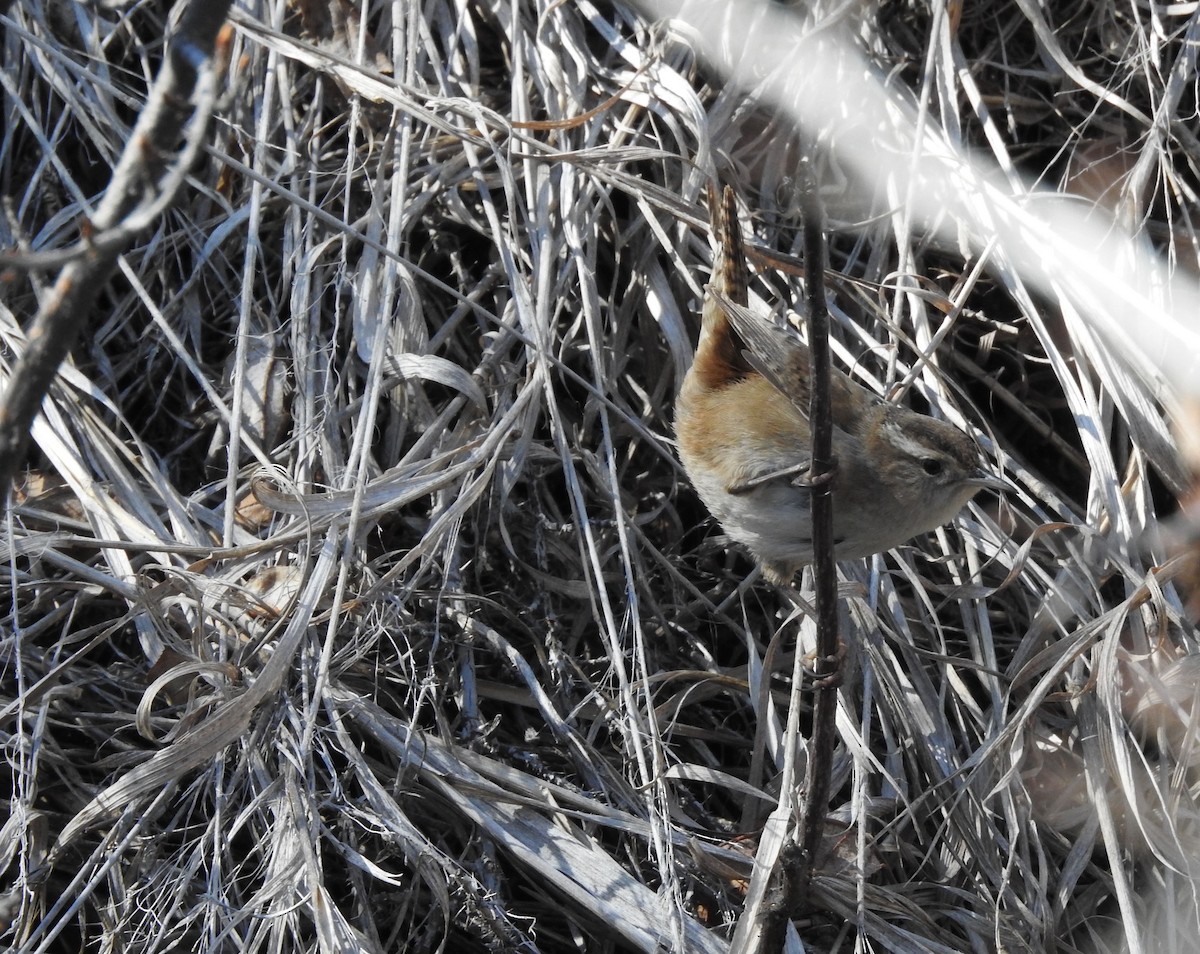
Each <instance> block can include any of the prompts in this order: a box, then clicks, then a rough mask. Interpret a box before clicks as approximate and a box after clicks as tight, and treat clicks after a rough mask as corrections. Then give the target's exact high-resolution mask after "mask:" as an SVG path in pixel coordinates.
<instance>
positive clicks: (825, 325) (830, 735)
mask: <svg viewBox="0 0 1200 954" xmlns="http://www.w3.org/2000/svg"><path fill="white" fill-rule="evenodd" d="M814 151H815V145H814V144H813V143H812V142H811V141H810V143H809V148H808V149H806V150H805V153H806V154H805V156H804V158H803V159H802V160H801V163H800V176H801V197H802V198H801V210H802V213H803V216H804V265H805V306H806V308H805V310H806V311H807V314H808V347H809V355H810V358H809V360H810V362H811V363H810V381H811V387H812V390H811V397H810V399H809V401H810V403H809V412H808V418H809V424H810V426H811V428H812V481H813V487H812V497H811V506H812V540H813V554H814V560H813V571H814V575H815V578H816V601H815V602H816V608H817V660H816V667H815V668H816V674H817V683H816V688H815V690H814V691H815V692H816V701H815V703H814V712H813V730H812V738H811V739H810V744H809V757H808V769H807V773H806V780H805V781H806V785H805V797H804V812H803V816H802V818H803V820H802V824H803V837H802V839H801V849H802V851H801V863H800V872H799V876H798V879H797V884H796V885H795V891H796V894H795V895H794V897H795V898H796V899H797V900H799V901H801V902H802V903H803V902H804V900H805V899H806V898H807V896H808V886H809V883H810V882H811V880H812V872H813V866H814V864H815V863H816V857H817V850H818V847H819V845H820V839H821V831H822V828H823V825H822V822H823V821H824V818H825V810H826V808H827V806H828V803H829V786H830V775H831V770H832V764H833V746H834V730H835V706H836V703H837V685H836V682H837V680H836V674H837V672H838V669H839V659H838V632H837V567H836V564H835V563H834V558H833V497H832V483H831V480H830V478H831V477H832V476H833V471H834V469H835V468H836V467H837V462H836V461H835V460H834V459H833V450H832V444H833V423H832V420H831V417H830V384H829V376H830V372H829V313H828V311H827V310H826V308H825V231H824V230H825V221H824V214H823V212H822V208H821V199H820V195H819V194H818V192H817V181H816V176H815V175H814V173H813V159H814Z"/></svg>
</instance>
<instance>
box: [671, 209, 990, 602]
mask: <svg viewBox="0 0 1200 954" xmlns="http://www.w3.org/2000/svg"><path fill="white" fill-rule="evenodd" d="M710 205H711V219H712V227H713V232H714V233H715V235H716V238H717V242H718V245H719V252H718V260H717V263H716V265H715V266H714V268H713V276H712V280H711V282H710V284H709V286H708V287H707V288H706V289H705V296H704V313H703V317H702V327H701V329H700V341H699V343H698V345H697V347H696V356H695V358H694V359H693V362H692V367H691V369H690V370H689V371H688V373H687V377H686V378H684V381H683V388H682V389H681V390H680V392H679V398H678V400H677V401H676V404H675V432H676V437H677V438H678V443H679V456H680V459H681V460H682V461H683V466H684V469H685V470H686V471H687V474H688V477H690V478H691V481H692V484H693V486H694V487H695V488H696V492H697V493H698V494H699V495H700V499H701V500H703V501H704V503H705V506H707V507H708V509H709V511H710V512H711V513H712V515H713V516H714V517H716V518H717V520H718V521H719V522H720V524H721V526H722V527H724V528H725V532H726V533H727V534H729V536H730V537H732V538H733V539H734V540H736V541H737V542H738V543H741V544H743V545H744V546H745V547H746V548H747V549H749V550H750V552H751V553H753V554H754V556H755V557H756V558H757V559H758V562H759V563H760V564H761V566H762V570H763V575H764V576H766V578H767V579H768V580H770V581H771V582H773V583H777V584H783V583H786V582H788V581H789V580H791V578H792V577H793V576H794V575H795V573H796V570H798V569H799V568H800V567H801V566H802V565H804V564H805V563H810V562H812V559H813V550H812V533H811V529H812V527H811V523H812V521H811V516H810V513H809V495H810V486H811V481H810V480H809V479H808V474H809V464H810V459H809V455H810V444H811V436H810V432H809V426H808V402H809V355H808V348H807V346H805V345H804V344H802V343H801V342H800V340H799V339H798V338H797V337H796V336H795V335H794V334H791V333H790V332H789V331H787V330H785V329H783V328H780V327H778V326H776V325H774V324H772V323H771V322H769V321H768V320H767V319H765V318H762V317H759V316H758V315H755V314H754V313H753V312H751V311H749V310H748V308H747V307H746V306H747V303H748V295H747V286H748V281H749V273H748V269H747V266H746V255H745V248H744V246H743V244H742V235H741V231H740V228H739V226H738V221H737V202H736V199H735V198H734V194H733V190H732V189H730V188H729V187H726V189H725V193H724V196H723V199H722V200H720V201H718V200H717V198H716V196H715V194H713V195H711V196H710ZM831 403H832V409H833V413H832V417H833V454H834V457H835V458H836V461H837V468H836V470H835V472H834V474H833V477H832V494H833V536H834V555H835V556H836V557H837V559H839V560H843V559H852V558H855V557H863V556H868V555H870V554H872V553H879V552H880V551H882V550H889V549H891V548H892V547H895V546H899V545H900V544H901V543H903V542H904V541H905V540H908V539H910V538H911V537H914V536H916V535H917V534H919V533H924V532H925V531H928V530H932V529H933V528H935V527H938V526H941V525H942V524H944V523H947V522H949V521H950V520H952V519H953V518H954V516H955V514H957V513H958V511H959V510H961V509H962V507H963V506H964V505H965V504H966V503H967V501H969V500H970V499H971V498H972V497H974V496H975V494H976V493H978V492H979V491H980V490H981V489H983V488H985V487H990V488H993V489H997V490H999V489H1004V488H1005V487H1006V486H1007V485H1006V484H1005V483H1004V482H1003V481H1001V480H999V479H997V478H995V477H992V476H990V475H988V474H987V473H985V472H984V471H983V470H981V469H980V466H979V454H978V451H977V449H976V447H975V445H974V443H973V442H972V441H971V440H970V438H968V437H967V436H966V435H965V434H963V433H962V432H961V431H959V430H958V429H956V428H954V427H952V426H951V425H949V424H947V423H945V422H944V421H938V420H934V419H933V418H931V417H927V416H925V415H924V414H918V413H916V412H915V411H911V410H909V409H907V408H904V407H900V406H899V405H896V404H892V403H889V402H887V401H884V400H883V399H882V398H880V397H878V396H877V395H874V394H872V393H871V392H870V391H868V390H867V389H865V388H863V387H862V386H860V385H858V384H856V383H855V382H853V381H851V380H850V378H849V377H848V376H847V375H845V374H843V373H842V372H840V371H837V370H836V369H834V370H833V378H832V381H831Z"/></svg>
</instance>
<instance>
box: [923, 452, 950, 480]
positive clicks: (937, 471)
mask: <svg viewBox="0 0 1200 954" xmlns="http://www.w3.org/2000/svg"><path fill="white" fill-rule="evenodd" d="M921 469H922V470H923V471H925V473H927V474H928V475H929V476H930V477H940V476H941V473H942V471H943V470H945V469H946V466H945V465H944V464H943V463H942V462H941V461H940V460H938V459H937V458H936V457H926V458H925V459H924V460H923V461H921Z"/></svg>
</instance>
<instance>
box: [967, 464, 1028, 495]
mask: <svg viewBox="0 0 1200 954" xmlns="http://www.w3.org/2000/svg"><path fill="white" fill-rule="evenodd" d="M967 484H968V485H969V486H971V487H978V488H979V489H980V490H997V491H1001V492H1003V491H1007V490H1016V488H1015V487H1014V486H1013V485H1012V484H1011V483H1009V482H1008V481H1007V480H1005V479H1004V478H1003V477H997V476H996V475H995V474H991V473H988V472H987V471H986V470H984V469H983V468H982V467H981V468H980V469H979V470H977V471H975V473H974V475H973V476H971V477H969V478H968V479H967Z"/></svg>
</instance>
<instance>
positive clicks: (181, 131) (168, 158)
mask: <svg viewBox="0 0 1200 954" xmlns="http://www.w3.org/2000/svg"><path fill="white" fill-rule="evenodd" d="M229 6H230V0H216V2H213V3H200V2H192V3H190V4H188V6H187V9H186V10H185V12H184V15H183V17H182V20H181V22H180V26H179V32H178V33H177V34H176V35H175V37H174V38H173V40H172V41H171V44H170V47H169V49H168V54H167V57H166V59H165V60H164V61H163V65H162V71H161V72H160V73H159V76H158V80H157V81H156V82H155V84H154V87H153V89H152V90H151V92H150V97H149V99H148V101H147V103H146V108H145V109H144V110H143V111H142V114H141V116H140V117H139V119H138V122H137V125H136V126H135V128H134V130H133V134H132V135H131V136H130V137H129V142H128V144H127V145H126V147H125V151H124V153H123V154H122V156H121V159H120V161H119V162H118V163H117V167H116V169H114V170H113V176H112V182H111V183H110V184H109V187H108V191H107V192H106V193H105V195H104V199H103V200H102V201H101V203H100V206H99V207H98V208H97V209H96V214H95V215H94V216H93V217H92V220H91V221H90V222H88V223H86V224H85V227H84V233H85V241H84V243H83V244H82V246H81V248H80V249H79V250H78V251H77V253H76V255H75V257H74V258H72V259H71V260H70V261H69V262H68V263H67V265H66V266H65V267H64V268H63V270H62V272H61V273H60V274H59V276H58V281H56V282H55V284H54V287H53V288H52V289H51V290H50V292H49V294H47V295H46V297H45V298H44V299H43V301H42V303H41V307H40V308H39V309H38V313H37V316H36V317H35V318H34V320H33V324H32V325H31V327H30V328H29V331H28V333H27V335H26V339H27V344H26V347H25V353H24V355H23V356H22V358H21V362H20V364H19V365H18V366H17V368H16V370H15V371H14V373H13V376H12V380H11V381H10V382H9V385H8V389H7V390H6V391H5V394H4V400H3V404H0V488H4V490H5V493H6V495H7V488H8V487H9V486H10V485H11V484H12V480H13V477H14V475H15V474H16V472H17V469H18V468H19V467H20V466H21V465H22V463H23V462H24V460H25V454H26V451H27V449H28V446H29V429H30V427H31V426H32V424H33V419H34V417H35V416H36V415H37V412H38V408H39V407H40V406H41V403H42V398H44V397H45V396H46V392H47V391H48V390H49V389H50V384H51V382H52V381H53V380H54V375H55V374H56V373H57V371H58V366H59V365H60V364H61V363H62V361H63V359H64V358H65V357H66V356H67V352H68V351H70V349H71V345H72V344H74V342H75V339H76V338H77V337H78V335H79V329H80V328H81V327H82V326H83V323H84V321H85V320H86V319H87V318H88V315H89V313H90V311H91V308H92V305H93V304H94V302H95V301H96V297H97V295H98V294H99V292H100V289H101V288H103V287H104V285H105V283H106V282H107V281H108V277H109V275H110V274H111V273H112V270H113V268H114V267H115V265H116V262H117V257H118V255H119V254H120V251H121V249H122V248H124V247H126V246H127V245H128V243H129V242H130V241H131V240H132V238H133V236H134V234H135V233H136V232H137V231H138V230H140V229H141V228H144V227H145V226H146V225H148V224H149V223H150V221H152V219H153V218H154V217H155V216H157V215H158V213H160V212H161V211H162V210H163V209H164V208H165V207H166V206H167V205H168V204H169V203H170V202H171V201H173V200H174V198H175V197H176V195H177V194H178V192H179V189H180V186H182V184H183V180H184V176H185V174H186V171H187V169H188V168H189V166H190V165H191V162H192V160H193V159H194V157H195V155H196V153H197V151H198V149H199V146H200V143H201V141H202V140H203V137H204V133H205V130H206V129H207V127H208V118H209V115H210V113H211V109H212V103H213V99H214V97H215V89H216V84H217V79H218V76H217V73H218V71H217V69H216V65H215V64H216V62H217V59H216V58H215V51H216V46H217V42H218V35H219V33H220V31H221V27H222V25H223V24H224V22H225V16H226V13H227V12H228V10H229ZM189 118H190V119H191V125H190V127H189V126H188V120H189ZM181 138H182V139H184V143H185V145H184V147H183V149H182V150H178V149H177V148H176V144H177V143H178V141H179V140H180V139H181ZM89 235H91V236H94V237H95V241H93V242H88V241H86V237H87V236H89ZM18 258H19V257H18ZM6 264H7V265H9V266H15V265H16V264H18V263H17V262H16V261H11V262H7V263H6ZM37 264H38V263H37V262H36V261H35V262H34V263H33V266H34V267H36V266H37Z"/></svg>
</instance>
